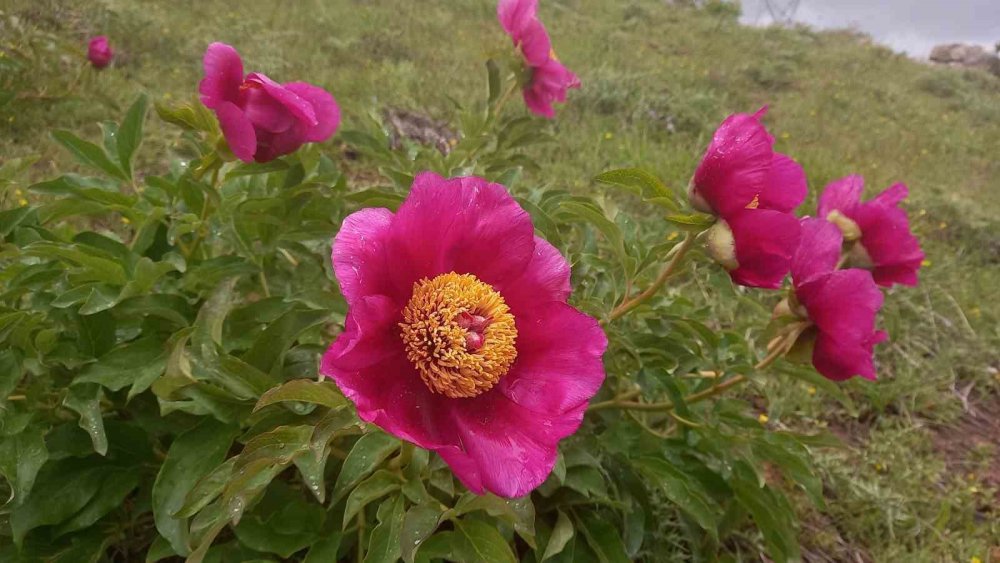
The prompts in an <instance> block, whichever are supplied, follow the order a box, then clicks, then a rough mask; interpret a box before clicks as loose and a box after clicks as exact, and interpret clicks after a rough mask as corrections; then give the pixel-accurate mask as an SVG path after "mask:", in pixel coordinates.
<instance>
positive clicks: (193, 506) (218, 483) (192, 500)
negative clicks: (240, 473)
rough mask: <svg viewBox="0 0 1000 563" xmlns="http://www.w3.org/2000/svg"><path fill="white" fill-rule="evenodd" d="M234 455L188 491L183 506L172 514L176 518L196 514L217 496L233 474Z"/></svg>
mask: <svg viewBox="0 0 1000 563" xmlns="http://www.w3.org/2000/svg"><path fill="white" fill-rule="evenodd" d="M236 459H237V458H235V457H231V458H229V459H227V460H226V461H225V462H223V463H222V464H221V465H219V466H218V467H216V468H215V469H213V470H212V471H211V473H209V474H208V475H205V476H204V477H202V478H201V479H200V480H198V483H196V484H195V486H194V487H193V488H192V489H191V490H190V491H189V492H188V494H187V497H186V498H185V500H184V506H182V507H181V508H180V509H178V510H177V511H176V512H175V513H174V516H176V517H178V518H188V517H191V516H194V515H195V514H197V513H198V512H199V511H200V510H201V509H202V508H205V507H206V506H208V505H209V503H211V502H212V501H213V500H215V499H216V498H218V496H219V495H220V494H222V491H223V490H224V489H225V488H226V484H227V483H229V479H230V478H231V477H232V475H233V466H235V465H236Z"/></svg>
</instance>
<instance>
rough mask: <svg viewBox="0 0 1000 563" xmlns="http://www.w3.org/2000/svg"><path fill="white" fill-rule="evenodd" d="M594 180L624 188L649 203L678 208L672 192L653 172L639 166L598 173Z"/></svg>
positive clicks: (672, 209)
mask: <svg viewBox="0 0 1000 563" xmlns="http://www.w3.org/2000/svg"><path fill="white" fill-rule="evenodd" d="M594 180H596V181H598V182H600V183H602V184H607V185H610V186H616V187H619V188H624V189H626V190H628V191H630V192H632V193H634V194H636V195H638V196H639V197H641V198H643V199H644V200H646V201H647V202H649V203H653V204H656V205H659V206H662V207H665V208H667V209H669V210H671V211H677V210H678V209H679V206H678V205H677V202H676V201H675V199H674V194H673V192H671V191H670V189H669V188H667V186H666V185H664V184H663V182H661V181H660V179H659V178H657V177H656V176H655V175H654V174H652V173H650V172H647V171H645V170H642V169H639V168H623V169H621V170H609V171H607V172H602V173H601V174H598V175H597V176H596V177H594Z"/></svg>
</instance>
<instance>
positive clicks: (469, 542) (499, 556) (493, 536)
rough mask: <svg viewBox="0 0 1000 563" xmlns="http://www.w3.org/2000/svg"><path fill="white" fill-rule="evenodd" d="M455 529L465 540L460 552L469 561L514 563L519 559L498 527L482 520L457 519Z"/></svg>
mask: <svg viewBox="0 0 1000 563" xmlns="http://www.w3.org/2000/svg"><path fill="white" fill-rule="evenodd" d="M455 530H456V531H457V532H458V533H459V534H460V535H461V537H462V538H463V539H464V540H465V542H464V545H463V546H462V547H461V549H460V551H459V552H460V553H462V554H464V555H465V560H467V561H491V562H498V563H500V562H508V563H514V562H516V561H517V559H516V558H515V557H514V552H513V551H511V549H510V546H509V545H507V540H505V539H504V538H503V536H501V535H500V532H498V531H497V529H496V527H494V526H491V525H489V524H487V523H486V522H483V521H481V520H472V519H459V520H455Z"/></svg>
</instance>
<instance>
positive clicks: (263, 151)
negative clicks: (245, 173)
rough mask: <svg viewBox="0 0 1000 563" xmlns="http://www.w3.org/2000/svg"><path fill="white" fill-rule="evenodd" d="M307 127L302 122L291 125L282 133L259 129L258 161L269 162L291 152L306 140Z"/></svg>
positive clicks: (256, 156) (255, 156)
mask: <svg viewBox="0 0 1000 563" xmlns="http://www.w3.org/2000/svg"><path fill="white" fill-rule="evenodd" d="M305 136H306V128H305V126H304V125H302V124H301V123H293V124H292V126H291V127H289V128H288V129H286V130H285V131H281V132H280V133H270V132H268V131H265V130H263V129H259V128H258V129H257V154H256V155H254V160H256V161H257V162H269V161H271V160H274V159H275V158H278V157H279V156H282V155H286V154H291V153H293V152H295V151H297V150H298V149H299V147H301V146H302V145H303V143H305V142H306V140H305Z"/></svg>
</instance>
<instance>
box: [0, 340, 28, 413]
mask: <svg viewBox="0 0 1000 563" xmlns="http://www.w3.org/2000/svg"><path fill="white" fill-rule="evenodd" d="M23 374H24V371H23V368H22V366H21V356H20V355H19V354H18V353H17V352H16V351H14V349H13V348H8V349H6V350H3V351H2V352H0V407H3V405H5V404H7V396H8V395H10V394H11V393H13V392H14V389H16V388H17V384H18V383H20V382H21V376H22V375H23Z"/></svg>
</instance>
